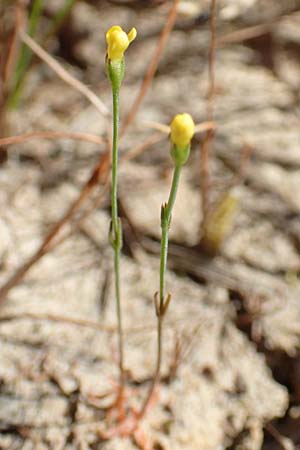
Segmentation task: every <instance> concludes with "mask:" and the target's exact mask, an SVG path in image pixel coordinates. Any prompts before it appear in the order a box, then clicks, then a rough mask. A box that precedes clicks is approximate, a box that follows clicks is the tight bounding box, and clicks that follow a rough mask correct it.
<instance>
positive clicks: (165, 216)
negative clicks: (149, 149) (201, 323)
mask: <svg viewBox="0 0 300 450" xmlns="http://www.w3.org/2000/svg"><path fill="white" fill-rule="evenodd" d="M180 172H181V166H180V165H177V166H176V167H175V169H174V173H173V179H172V186H171V191H170V195H169V199H168V203H167V204H166V205H163V206H162V213H161V243H160V271H159V304H157V305H156V313H157V358H156V367H155V372H154V376H153V379H152V383H151V386H150V389H149V391H148V395H147V397H146V400H145V402H144V404H143V406H142V409H141V411H140V414H139V416H140V418H142V417H143V416H144V414H145V413H146V411H147V408H148V406H149V403H150V401H151V398H152V396H153V393H154V391H155V388H156V386H157V384H158V383H159V380H160V368H161V362H162V353H163V345H162V344H163V319H164V316H165V313H166V308H167V306H168V305H167V303H166V302H168V300H166V299H165V276H166V269H167V258H168V243H169V228H170V224H171V216H172V210H173V206H174V203H175V199H176V194H177V190H178V185H179V178H180Z"/></svg>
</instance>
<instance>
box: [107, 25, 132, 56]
mask: <svg viewBox="0 0 300 450" xmlns="http://www.w3.org/2000/svg"><path fill="white" fill-rule="evenodd" d="M136 35H137V32H136V29H135V28H132V29H131V30H130V32H129V33H128V34H127V33H125V31H123V30H122V28H121V27H120V26H119V25H114V26H113V27H111V28H110V29H109V30H108V31H107V33H106V42H107V55H108V59H110V60H111V61H119V60H121V59H123V56H124V52H125V50H126V49H127V48H128V46H129V44H130V43H131V42H132V41H133V40H134V39H135V38H136Z"/></svg>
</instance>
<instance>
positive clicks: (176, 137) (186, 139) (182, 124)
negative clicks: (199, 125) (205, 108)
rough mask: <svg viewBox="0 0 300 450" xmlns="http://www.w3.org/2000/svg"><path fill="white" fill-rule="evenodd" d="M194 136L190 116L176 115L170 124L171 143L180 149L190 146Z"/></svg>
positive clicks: (192, 122)
mask: <svg viewBox="0 0 300 450" xmlns="http://www.w3.org/2000/svg"><path fill="white" fill-rule="evenodd" d="M194 134H195V124H194V121H193V119H192V116H190V114H187V113H184V114H177V115H176V116H175V117H174V119H173V120H172V123H171V141H172V143H173V144H174V145H175V146H177V147H180V148H184V147H186V146H187V145H189V144H190V142H191V139H192V137H193V136H194Z"/></svg>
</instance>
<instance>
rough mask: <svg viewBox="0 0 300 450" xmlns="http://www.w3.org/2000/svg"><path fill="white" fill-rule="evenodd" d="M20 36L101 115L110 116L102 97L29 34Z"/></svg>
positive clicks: (22, 33)
mask: <svg viewBox="0 0 300 450" xmlns="http://www.w3.org/2000/svg"><path fill="white" fill-rule="evenodd" d="M20 37H21V39H22V41H23V42H24V43H25V44H26V45H28V47H29V48H30V49H31V50H32V51H33V52H34V53H35V54H36V55H37V56H39V58H41V59H42V60H43V61H44V62H45V63H46V64H47V65H48V66H49V67H51V69H52V70H53V71H54V72H55V73H56V74H57V75H58V76H59V77H60V78H61V79H62V80H64V81H65V82H66V83H67V84H69V85H70V86H72V87H73V88H74V89H76V91H78V92H80V93H81V94H82V95H84V97H86V98H87V99H88V100H89V102H90V103H92V104H93V105H94V106H95V108H96V109H97V111H99V112H100V114H101V115H104V116H109V112H108V109H107V107H106V106H105V105H104V103H103V102H102V101H101V100H100V98H99V97H98V96H97V95H96V94H95V93H94V92H93V91H91V90H90V89H89V88H88V87H87V86H85V85H84V84H83V83H82V82H81V81H79V80H77V79H76V78H74V77H73V76H72V75H70V74H69V73H68V72H67V71H66V69H64V68H63V67H62V66H61V64H59V63H58V62H57V61H56V60H55V59H54V58H53V57H52V56H50V55H49V53H47V52H46V51H45V50H44V49H42V47H40V46H39V45H38V44H37V43H36V42H35V41H34V40H33V39H32V38H31V37H30V36H28V34H26V33H24V32H21V33H20Z"/></svg>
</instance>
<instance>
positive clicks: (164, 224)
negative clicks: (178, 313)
mask: <svg viewBox="0 0 300 450" xmlns="http://www.w3.org/2000/svg"><path fill="white" fill-rule="evenodd" d="M180 171H181V166H175V169H174V173H173V179H172V186H171V191H170V195H169V199H168V203H167V205H166V207H165V208H163V213H162V218H161V230H162V235H161V247H160V271H159V273H160V277H159V300H160V307H162V306H163V303H164V298H165V273H166V268H167V257H168V242H169V228H170V223H171V215H172V210H173V206H174V203H175V199H176V194H177V190H178V184H179V177H180Z"/></svg>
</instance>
